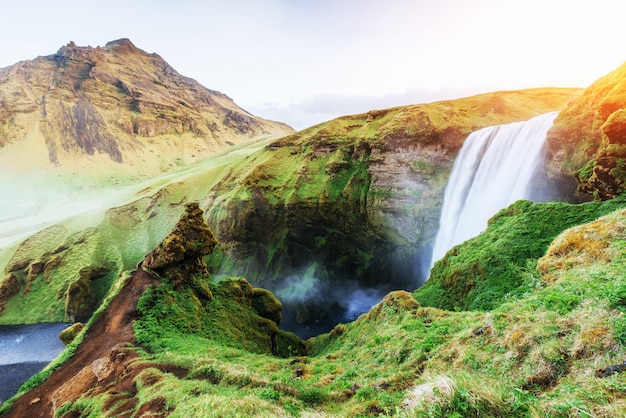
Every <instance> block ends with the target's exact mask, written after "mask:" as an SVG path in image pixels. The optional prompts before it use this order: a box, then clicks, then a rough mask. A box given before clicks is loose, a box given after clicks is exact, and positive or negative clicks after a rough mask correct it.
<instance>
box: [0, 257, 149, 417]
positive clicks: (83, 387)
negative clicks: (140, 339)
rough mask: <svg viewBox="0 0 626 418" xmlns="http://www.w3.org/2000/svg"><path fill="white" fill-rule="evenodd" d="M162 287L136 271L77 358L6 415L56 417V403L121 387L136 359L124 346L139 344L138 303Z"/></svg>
mask: <svg viewBox="0 0 626 418" xmlns="http://www.w3.org/2000/svg"><path fill="white" fill-rule="evenodd" d="M158 284H159V282H158V280H156V279H155V278H154V277H153V276H151V275H150V274H149V273H147V272H145V271H143V270H142V269H138V270H136V271H134V272H133V273H132V275H131V277H130V278H129V279H128V281H127V282H126V284H125V285H124V287H123V288H122V289H121V290H120V292H119V294H118V296H117V297H115V298H114V299H113V300H112V301H111V303H110V304H109V306H108V307H107V308H106V309H105V310H104V312H102V314H100V316H99V317H98V318H97V319H96V321H95V322H94V324H93V325H92V326H91V328H90V329H89V330H88V332H87V334H86V335H85V338H84V340H83V342H82V343H81V344H80V345H79V346H78V349H77V350H76V353H75V354H74V356H73V357H72V358H71V359H70V360H68V361H67V362H66V363H65V364H63V365H62V366H61V367H60V368H59V369H57V370H55V371H54V372H53V373H52V374H51V375H50V377H49V378H48V379H47V380H46V381H45V382H44V383H42V384H41V385H40V386H38V387H36V388H34V389H33V390H31V391H30V392H28V393H25V394H24V395H22V396H21V397H19V398H18V399H17V400H16V401H15V402H14V403H13V406H12V407H11V409H10V410H9V411H7V412H6V413H5V414H4V415H3V416H4V417H31V418H35V417H53V415H54V404H55V403H57V407H58V406H60V405H61V404H63V403H64V402H65V401H67V400H73V399H76V398H77V397H79V396H81V395H82V394H83V393H85V392H86V391H89V390H96V391H97V390H98V388H102V387H103V385H104V386H106V385H117V383H116V382H115V379H116V377H119V376H120V374H123V373H125V371H129V367H128V365H129V364H130V363H132V360H133V358H135V357H136V355H135V354H134V353H132V351H124V349H123V347H124V343H134V342H135V335H134V333H133V329H132V323H133V321H134V320H135V319H137V302H138V300H139V298H140V297H141V295H142V294H143V293H144V291H145V290H146V289H147V288H148V286H150V285H154V286H156V285H158ZM99 364H100V365H101V367H100V368H97V367H96V366H95V365H99ZM90 365H91V367H88V366H90ZM145 367H149V366H148V365H144V367H141V366H140V367H132V366H130V369H132V371H131V373H129V375H128V376H127V377H134V376H135V375H136V374H137V373H138V372H139V371H140V369H143V368H145ZM124 380H125V382H124V383H122V382H118V383H119V386H125V385H127V384H129V383H130V382H132V379H130V380H129V379H124ZM119 386H118V387H117V389H120V387H119ZM131 393H132V390H131ZM55 397H56V398H55Z"/></svg>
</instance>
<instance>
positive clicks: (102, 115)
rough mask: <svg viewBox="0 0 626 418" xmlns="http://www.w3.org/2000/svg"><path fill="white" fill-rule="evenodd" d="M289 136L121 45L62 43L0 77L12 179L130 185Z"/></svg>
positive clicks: (3, 147)
mask: <svg viewBox="0 0 626 418" xmlns="http://www.w3.org/2000/svg"><path fill="white" fill-rule="evenodd" d="M292 131H293V130H292V129H291V128H289V127H288V126H286V125H284V124H281V123H277V122H272V121H267V120H263V119H261V118H258V117H255V116H253V115H251V114H249V113H248V112H246V111H245V110H243V109H241V108H240V107H238V106H237V105H236V104H235V103H234V102H233V101H232V100H231V99H230V98H229V97H227V96H226V95H224V94H222V93H220V92H217V91H212V90H209V89H207V88H205V87H203V86H201V85H200V84H198V83H197V82H196V81H195V80H192V79H190V78H187V77H184V76H181V75H180V74H178V73H177V72H176V71H175V70H174V69H173V68H172V67H170V66H169V64H168V63H167V62H165V60H163V58H161V57H160V56H158V55H157V54H148V53H146V52H144V51H142V50H140V49H139V48H137V47H135V46H134V45H133V44H132V43H131V41H130V40H128V39H120V40H117V41H113V42H109V43H107V44H106V45H105V46H104V47H97V48H92V47H79V46H76V45H75V44H74V43H73V42H70V43H69V44H68V45H66V46H64V47H62V48H61V49H59V51H58V52H57V53H56V54H54V55H50V56H44V57H38V58H36V59H34V60H31V61H23V62H20V63H18V64H15V65H13V66H11V67H7V68H3V69H0V165H1V166H2V167H3V170H4V171H5V173H7V172H10V173H13V172H15V173H17V174H16V175H14V179H18V178H19V175H20V173H21V172H23V171H26V170H33V169H35V170H51V169H54V170H53V172H54V173H62V174H68V173H70V174H71V173H73V174H74V175H76V174H77V173H79V174H81V175H85V173H84V172H85V171H90V172H93V171H96V172H97V173H99V174H97V175H96V174H90V175H89V176H88V175H85V176H84V177H85V178H87V179H91V177H90V176H94V177H96V181H100V182H106V181H109V182H120V181H123V180H128V179H134V180H136V179H139V178H145V177H146V176H153V175H155V174H158V173H161V172H163V171H169V170H172V169H173V168H175V167H177V166H178V165H180V164H186V163H190V162H193V161H197V160H199V159H201V158H204V157H206V156H208V155H211V154H214V153H216V152H217V151H219V150H222V149H224V148H225V147H228V146H230V145H233V144H236V143H239V142H241V141H244V140H248V139H250V138H253V137H256V136H260V135H274V134H283V133H288V132H292ZM98 176H99V177H100V178H99V177H98ZM79 177H80V176H79ZM81 180H83V178H81Z"/></svg>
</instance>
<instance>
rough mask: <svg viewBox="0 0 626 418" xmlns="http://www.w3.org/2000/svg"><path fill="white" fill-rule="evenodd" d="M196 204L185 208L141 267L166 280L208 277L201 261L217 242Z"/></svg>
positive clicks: (176, 280) (178, 280) (177, 280)
mask: <svg viewBox="0 0 626 418" xmlns="http://www.w3.org/2000/svg"><path fill="white" fill-rule="evenodd" d="M202 215H203V211H202V209H200V206H199V205H198V203H197V202H189V203H187V204H186V205H185V213H184V214H183V215H182V216H181V218H180V221H178V223H177V224H176V226H175V227H174V229H173V230H172V232H171V233H170V234H169V235H168V236H167V237H166V238H165V239H164V240H163V241H162V242H161V243H160V244H159V245H158V246H157V247H156V248H155V249H154V250H152V251H151V252H150V253H149V254H148V255H147V256H146V258H145V259H144V261H143V266H144V267H147V268H150V269H152V270H154V271H156V272H157V273H159V275H161V276H163V277H166V278H167V279H169V280H172V281H174V282H175V283H176V282H182V281H183V280H185V278H187V277H190V276H193V275H197V274H201V275H208V272H207V270H206V264H205V263H204V261H203V260H202V257H203V256H205V255H207V254H210V253H211V252H212V251H213V247H215V244H217V240H216V239H215V237H214V236H213V232H212V231H211V229H210V228H209V225H208V224H207V223H206V221H205V219H204V217H203V216H202Z"/></svg>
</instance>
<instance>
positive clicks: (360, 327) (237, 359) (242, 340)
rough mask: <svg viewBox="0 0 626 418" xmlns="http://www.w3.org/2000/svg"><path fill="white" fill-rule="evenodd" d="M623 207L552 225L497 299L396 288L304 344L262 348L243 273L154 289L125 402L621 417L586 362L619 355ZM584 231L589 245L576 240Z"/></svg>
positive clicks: (81, 407) (176, 409)
mask: <svg viewBox="0 0 626 418" xmlns="http://www.w3.org/2000/svg"><path fill="white" fill-rule="evenodd" d="M522 212H523V211H522ZM555 213H556V212H555ZM559 213H560V212H559ZM501 216H503V215H501ZM624 216H625V213H624V212H623V211H616V212H612V213H611V214H609V215H607V216H604V217H602V218H600V219H599V220H597V221H594V222H592V223H588V224H584V225H582V226H578V227H574V228H571V229H569V230H567V231H565V232H564V233H562V234H560V235H559V237H558V239H555V240H554V242H552V244H551V245H550V246H549V249H548V250H547V251H546V252H545V255H543V257H541V259H540V260H539V262H538V263H537V260H535V262H534V263H532V264H538V265H539V269H538V270H537V272H536V273H534V274H533V275H532V280H533V285H532V288H530V287H527V288H525V291H524V293H521V294H519V295H517V296H516V297H510V298H507V299H506V300H504V301H503V302H502V303H500V304H498V306H497V307H495V308H494V309H491V310H489V311H474V312H472V311H459V312H454V311H449V310H441V309H437V308H432V307H425V306H420V304H419V303H418V302H417V301H416V300H415V299H414V298H413V297H412V295H411V294H410V293H408V292H402V291H400V292H393V293H390V294H389V295H387V297H386V298H385V299H384V300H383V301H382V302H381V303H380V304H378V305H377V306H375V307H374V308H372V310H371V311H370V312H369V313H367V314H364V315H362V316H361V317H360V318H359V319H357V320H356V321H354V322H352V323H349V324H341V325H339V326H337V327H336V328H335V329H334V330H333V331H332V332H330V333H329V334H324V335H320V336H318V337H315V338H313V339H311V340H309V341H307V347H308V353H306V355H303V354H302V353H300V354H298V355H295V356H293V355H292V356H288V357H285V358H283V357H279V356H274V355H272V354H271V353H270V352H269V351H268V349H267V346H266V345H265V343H264V339H263V338H262V337H261V336H259V329H260V327H259V325H260V324H263V323H264V321H263V320H262V318H261V319H260V318H259V316H258V314H257V313H255V311H254V309H252V308H251V306H252V305H251V303H250V302H249V300H248V298H247V297H248V296H249V295H250V294H251V292H252V290H251V289H252V288H251V287H250V286H249V285H247V283H246V282H245V281H243V280H241V279H231V280H226V281H223V282H222V283H220V284H218V285H216V284H210V290H211V293H212V294H213V297H212V298H211V299H210V300H206V299H205V300H201V298H200V297H199V296H198V293H197V291H196V290H194V289H195V288H197V287H198V286H199V284H198V283H196V284H194V282H193V281H190V282H189V283H188V285H185V286H183V287H182V288H177V289H174V288H172V287H170V286H169V285H167V284H164V285H161V286H159V287H156V288H153V289H151V290H150V291H148V292H146V293H145V294H144V296H143V297H142V299H141V303H140V312H141V314H142V315H141V318H140V319H139V320H138V321H137V322H136V323H135V329H136V333H137V337H138V340H139V342H140V346H139V347H137V348H136V351H137V352H138V353H139V354H140V358H139V359H138V360H136V363H135V367H139V365H141V364H143V365H145V367H144V369H143V370H142V371H141V373H140V374H138V375H137V377H136V378H135V380H134V385H135V387H136V388H137V393H136V394H134V395H133V397H134V398H135V399H136V403H135V404H134V406H133V409H132V410H131V411H130V412H131V413H132V412H133V411H134V412H135V413H136V411H138V410H139V408H141V407H142V406H143V405H151V406H152V407H153V408H156V409H159V411H161V412H163V411H167V413H168V414H169V416H173V417H183V416H185V417H186V416H233V417H234V416H267V417H270V416H285V417H289V416H309V415H315V414H320V415H322V416H342V417H365V416H400V417H413V416H419V417H422V416H423V417H467V416H480V417H520V416H540V417H570V416H592V417H598V416H602V417H609V416H621V415H623V414H624V413H625V412H626V395H625V393H626V391H625V390H624V389H625V388H626V377H625V376H624V375H622V374H616V375H613V376H611V377H608V378H597V377H595V375H594V373H595V370H596V369H598V368H601V367H605V366H608V365H610V364H614V363H619V362H621V361H622V360H623V358H624V356H626V347H625V346H624V344H625V343H624V337H623V336H624V332H625V331H624V330H625V329H626V326H625V325H624V324H625V321H624V320H623V316H624V314H623V311H624V310H626V302H625V300H626V296H625V295H626V290H625V289H626V276H625V275H624V271H626V235H624V233H625V231H626V222H624ZM497 227H498V225H497V222H492V223H491V226H490V228H497ZM581 234H583V235H585V236H587V237H588V239H587V241H586V244H588V245H586V246H582V247H580V246H576V245H575V244H576V243H577V242H578V239H579V238H578V237H579V236H581ZM594 237H595V238H594ZM596 241H598V242H602V243H603V244H602V246H601V247H598V248H596V247H595V242H596ZM196 279H197V280H201V278H196ZM266 331H267V330H266ZM270 331H271V330H270ZM271 332H273V331H271ZM174 369H176V370H179V371H183V372H182V373H180V372H179V373H178V374H175V373H173V372H171V371H168V370H174ZM39 378H40V379H41V378H43V376H40V377H39ZM116 396H120V394H116V393H114V392H111V391H104V392H99V393H93V394H86V395H84V396H83V397H81V398H79V399H78V400H76V401H75V402H74V403H72V404H68V405H64V406H63V411H64V412H68V413H69V412H80V413H81V414H83V416H104V415H107V413H108V412H110V409H107V408H108V407H110V405H111V403H112V399H116V398H115V397H116Z"/></svg>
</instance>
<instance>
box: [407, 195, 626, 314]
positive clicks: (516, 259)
mask: <svg viewBox="0 0 626 418" xmlns="http://www.w3.org/2000/svg"><path fill="white" fill-rule="evenodd" d="M625 206H626V196H621V197H619V198H617V199H614V200H611V201H607V202H588V203H583V204H579V205H572V204H568V203H560V202H552V203H537V204H532V203H531V202H528V201H520V202H516V203H514V204H513V205H511V206H509V207H508V208H506V209H503V210H502V211H500V212H499V213H498V214H496V215H494V217H493V218H492V219H490V221H489V226H488V228H487V230H485V231H484V232H483V233H481V234H480V235H478V236H477V237H475V238H472V239H470V240H468V241H467V242H465V243H463V244H460V245H458V246H456V247H454V248H453V249H451V250H450V251H449V252H448V253H447V254H446V255H445V257H444V258H442V259H441V260H439V261H437V262H436V263H435V266H434V267H433V268H432V270H431V276H430V278H429V280H428V281H427V282H426V284H425V285H424V286H423V287H422V288H421V289H418V290H416V291H415V298H416V299H417V300H418V301H419V302H420V303H421V304H422V305H424V306H434V307H438V308H442V309H449V310H455V309H461V310H465V309H470V310H489V309H493V308H494V307H496V306H498V305H499V304H500V303H502V302H503V301H504V300H505V298H506V297H508V296H515V295H520V294H523V293H524V292H526V291H528V290H529V289H530V288H531V287H532V285H533V276H534V272H533V271H534V267H535V266H536V260H537V259H539V257H541V256H543V255H544V253H545V252H546V250H547V249H548V246H549V245H550V243H551V242H552V240H553V239H554V238H555V237H556V236H557V235H559V234H560V233H561V232H562V231H564V230H565V229H567V228H569V227H572V226H574V225H578V224H581V223H585V222H589V221H591V220H593V219H596V218H598V217H600V216H602V215H605V214H607V213H610V212H612V211H614V210H616V209H618V208H622V207H625Z"/></svg>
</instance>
